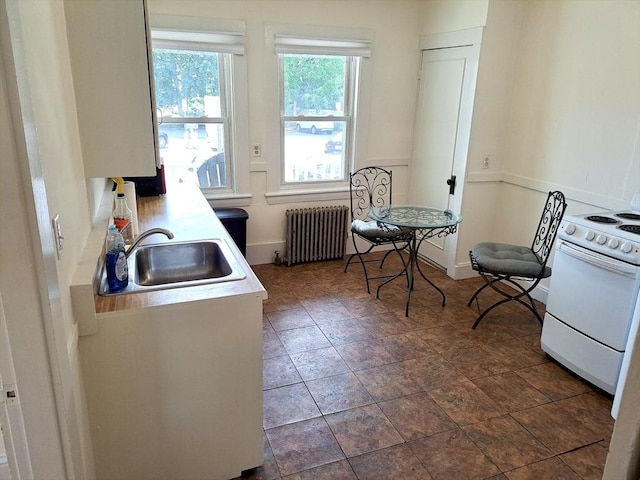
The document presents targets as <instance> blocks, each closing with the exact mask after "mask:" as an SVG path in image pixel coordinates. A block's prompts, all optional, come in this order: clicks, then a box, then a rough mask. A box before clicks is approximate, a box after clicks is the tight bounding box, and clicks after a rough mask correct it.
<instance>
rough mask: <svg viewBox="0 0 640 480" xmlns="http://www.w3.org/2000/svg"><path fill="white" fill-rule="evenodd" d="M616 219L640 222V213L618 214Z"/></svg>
mask: <svg viewBox="0 0 640 480" xmlns="http://www.w3.org/2000/svg"><path fill="white" fill-rule="evenodd" d="M616 217H618V218H623V219H625V220H636V221H640V213H630V212H623V213H616Z"/></svg>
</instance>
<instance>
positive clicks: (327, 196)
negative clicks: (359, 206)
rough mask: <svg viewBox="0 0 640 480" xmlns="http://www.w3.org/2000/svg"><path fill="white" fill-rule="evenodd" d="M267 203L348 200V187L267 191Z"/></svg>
mask: <svg viewBox="0 0 640 480" xmlns="http://www.w3.org/2000/svg"><path fill="white" fill-rule="evenodd" d="M265 197H267V203H268V204H269V205H277V204H283V203H298V202H323V201H331V200H348V199H349V187H348V186H347V187H340V188H332V189H326V188H323V189H322V190H319V189H308V190H298V189H296V190H288V191H285V190H282V191H279V192H271V193H269V192H267V193H265Z"/></svg>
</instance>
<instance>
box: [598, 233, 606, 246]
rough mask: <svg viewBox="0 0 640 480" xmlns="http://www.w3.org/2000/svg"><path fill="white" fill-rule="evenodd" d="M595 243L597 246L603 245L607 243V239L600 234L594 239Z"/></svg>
mask: <svg viewBox="0 0 640 480" xmlns="http://www.w3.org/2000/svg"><path fill="white" fill-rule="evenodd" d="M596 242H597V243H598V245H604V244H605V243H607V237H606V236H605V235H602V234H600V235H598V237H597V238H596Z"/></svg>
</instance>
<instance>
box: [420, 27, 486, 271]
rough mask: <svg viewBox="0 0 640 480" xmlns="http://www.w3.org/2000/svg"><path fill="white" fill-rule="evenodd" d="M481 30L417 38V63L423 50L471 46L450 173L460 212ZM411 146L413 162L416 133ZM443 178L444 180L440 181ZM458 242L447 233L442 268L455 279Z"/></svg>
mask: <svg viewBox="0 0 640 480" xmlns="http://www.w3.org/2000/svg"><path fill="white" fill-rule="evenodd" d="M483 31H484V28H483V27H478V28H471V29H466V30H458V31H455V32H445V33H438V34H433V35H426V36H422V37H420V44H419V45H420V62H422V58H423V54H424V52H425V51H428V50H441V49H448V48H457V47H471V48H470V49H468V53H467V55H466V60H467V63H466V67H465V72H464V79H463V83H462V92H461V98H460V112H459V119H458V131H457V135H456V141H455V153H454V159H453V166H452V172H451V173H452V174H453V175H455V176H456V179H457V186H456V194H455V195H453V196H451V198H450V202H449V205H450V210H452V211H453V212H456V213H460V212H461V211H462V197H463V194H464V184H465V175H466V171H467V156H468V151H469V141H470V138H471V122H472V118H473V107H474V101H475V92H476V82H477V77H478V64H479V60H480V47H481V44H482V34H483ZM421 70H422V65H421V66H420V71H421ZM421 88H422V86H420V87H419V91H418V95H420V89H421ZM416 105H417V106H419V103H418V102H416ZM419 118H420V112H416V120H418V119H419ZM413 145H414V147H413V158H412V161H415V156H416V154H417V153H416V152H417V146H418V138H417V136H416V138H414V142H413ZM444 180H445V179H443V181H444ZM463 222H464V219H463ZM457 243H458V236H457V235H449V236H447V237H446V239H445V253H446V262H445V263H446V265H444V267H445V268H446V270H447V275H449V276H450V277H452V278H454V279H457V275H456V272H457V270H456V264H455V262H456V249H457Z"/></svg>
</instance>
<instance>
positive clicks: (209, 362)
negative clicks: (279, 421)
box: [79, 294, 263, 480]
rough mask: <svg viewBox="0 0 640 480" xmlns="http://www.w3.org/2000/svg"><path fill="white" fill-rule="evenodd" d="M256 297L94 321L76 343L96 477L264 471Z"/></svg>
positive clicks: (217, 478) (142, 479) (212, 477)
mask: <svg viewBox="0 0 640 480" xmlns="http://www.w3.org/2000/svg"><path fill="white" fill-rule="evenodd" d="M262 298H263V297H262V296H261V295H260V294H244V295H237V296H229V297H224V298H217V299H211V300H203V301H194V302H186V303H180V304H172V305H168V306H160V307H149V308H142V309H135V310H126V311H120V312H113V313H105V314H100V315H98V331H97V333H96V334H94V335H87V336H83V337H80V340H79V350H80V355H81V362H82V370H83V377H84V384H85V390H86V396H87V404H88V410H89V421H90V428H91V436H92V441H93V449H94V454H95V466H96V474H97V478H100V479H136V480H162V479H166V480H175V479H181V480H187V479H207V480H223V479H229V478H234V477H237V476H240V473H241V472H242V471H243V470H246V469H250V468H253V467H256V466H259V465H261V464H262V462H263V430H262Z"/></svg>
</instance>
